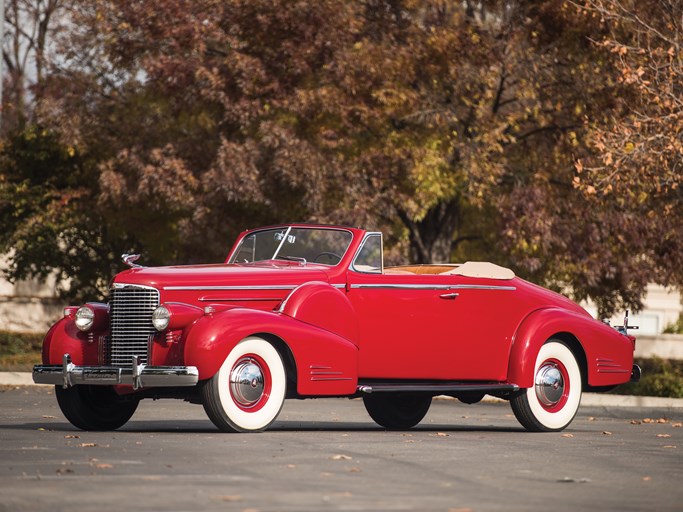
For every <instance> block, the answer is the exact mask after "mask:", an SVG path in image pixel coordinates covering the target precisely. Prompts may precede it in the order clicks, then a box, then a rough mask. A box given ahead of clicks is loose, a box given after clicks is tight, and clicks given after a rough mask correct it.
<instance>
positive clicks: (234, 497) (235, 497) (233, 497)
mask: <svg viewBox="0 0 683 512" xmlns="http://www.w3.org/2000/svg"><path fill="white" fill-rule="evenodd" d="M213 498H214V499H216V500H221V501H240V500H241V499H242V496H240V495H239V494H235V495H231V496H214V497H213Z"/></svg>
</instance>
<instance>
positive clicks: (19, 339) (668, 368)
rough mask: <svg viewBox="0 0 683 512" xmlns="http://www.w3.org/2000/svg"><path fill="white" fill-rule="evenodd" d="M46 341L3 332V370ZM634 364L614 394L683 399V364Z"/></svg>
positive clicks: (24, 366) (34, 356)
mask: <svg viewBox="0 0 683 512" xmlns="http://www.w3.org/2000/svg"><path fill="white" fill-rule="evenodd" d="M42 340H43V335H42V334H39V333H14V332H7V331H0V371H3V372H27V371H31V369H32V368H33V365H35V364H40V360H41V345H42ZM634 362H635V363H636V364H638V365H639V366H640V367H641V368H642V370H643V376H642V378H641V379H640V382H638V383H629V384H623V385H621V386H619V387H617V388H616V389H615V390H614V391H613V393H614V394H618V395H638V396H663V397H668V398H683V361H675V360H668V359H659V358H652V359H636V360H635V361H634Z"/></svg>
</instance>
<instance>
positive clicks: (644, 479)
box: [643, 476, 652, 482]
mask: <svg viewBox="0 0 683 512" xmlns="http://www.w3.org/2000/svg"><path fill="white" fill-rule="evenodd" d="M650 480H652V477H651V476H644V477H643V482H649V481H650Z"/></svg>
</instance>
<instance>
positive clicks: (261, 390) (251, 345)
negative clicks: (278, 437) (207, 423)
mask: <svg viewBox="0 0 683 512" xmlns="http://www.w3.org/2000/svg"><path fill="white" fill-rule="evenodd" d="M286 391H287V377H286V372H285V366H284V363H283V361H282V357H281V356H280V354H279V352H278V351H277V350H276V349H275V347H273V345H271V344H270V343H268V342H267V341H266V340H264V339H263V338H259V337H256V336H250V337H248V338H245V339H244V340H242V341H240V342H239V343H238V344H237V345H236V346H235V348H233V349H232V350H231V351H230V353H229V354H228V357H226V359H225V361H224V362H223V364H222V365H221V367H220V369H219V370H218V372H217V373H216V375H214V376H213V378H211V379H210V380H209V381H208V382H206V384H205V385H204V386H203V387H202V391H201V392H202V402H203V404H204V410H205V411H206V414H207V415H208V416H209V418H210V419H211V421H212V422H213V423H214V425H216V426H217V427H218V428H219V429H220V430H222V431H224V432H260V431H262V430H265V429H266V428H268V426H269V425H270V424H271V423H273V422H274V421H275V419H276V418H277V416H278V414H279V413H280V410H281V409H282V405H283V404H284V400H285V393H286Z"/></svg>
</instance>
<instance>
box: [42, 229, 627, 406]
mask: <svg viewBox="0 0 683 512" xmlns="http://www.w3.org/2000/svg"><path fill="white" fill-rule="evenodd" d="M298 227H301V228H303V227H307V226H302V225H299V226H298ZM308 227H313V226H308ZM315 228H316V229H330V228H329V227H323V226H317V227H315ZM340 229H344V230H346V231H348V232H350V233H351V234H352V235H353V239H352V241H351V243H350V245H349V247H348V248H347V250H346V252H345V253H344V254H343V255H341V254H340V256H342V258H341V261H340V262H339V263H338V264H337V265H334V266H332V265H322V264H317V263H311V262H307V263H306V264H303V263H302V262H297V261H293V260H292V261H290V260H268V261H264V262H260V263H238V264H228V263H223V264H219V265H193V266H175V267H162V268H135V269H130V270H126V271H124V272H121V273H120V274H118V275H117V276H116V277H115V279H114V281H113V282H114V283H119V284H137V285H144V286H149V287H154V288H156V289H157V290H159V293H160V304H165V305H166V306H167V307H169V309H170V310H171V311H172V313H173V316H172V320H171V324H170V326H169V331H170V332H171V334H170V335H167V333H166V332H162V333H159V334H157V335H156V336H155V338H154V342H153V349H152V354H151V363H152V364H153V365H158V366H163V365H186V366H196V367H197V368H198V369H199V375H200V380H205V379H209V378H211V377H212V376H213V375H214V374H215V373H216V372H217V371H218V369H219V368H220V366H221V364H222V363H223V361H224V360H225V358H226V357H227V355H228V353H229V352H230V350H231V349H232V348H233V347H234V346H235V345H236V344H237V343H238V342H239V341H241V340H243V339H244V338H246V337H248V336H251V335H257V336H262V337H264V338H265V339H267V340H269V341H271V342H272V343H274V344H275V346H276V348H278V349H279V350H280V351H281V353H282V355H283V359H284V360H286V361H289V360H290V359H291V361H290V362H288V364H287V369H288V371H290V372H294V375H293V376H294V377H295V378H296V392H297V394H298V395H299V396H306V397H309V396H326V395H340V396H343V395H352V394H354V393H355V392H356V387H357V383H358V380H359V379H380V380H381V379H386V380H395V379H420V380H423V379H426V380H449V381H453V380H458V381H468V382H471V381H481V382H491V383H513V384H517V385H519V386H520V387H531V386H532V385H533V370H534V362H535V360H536V356H537V354H538V351H539V349H540V346H541V345H542V344H543V343H545V342H546V341H548V340H549V339H551V338H553V337H557V336H559V337H561V339H563V340H566V339H571V340H573V341H572V343H571V344H570V345H571V346H572V348H573V349H574V350H575V351H576V352H577V353H578V354H579V355H578V359H579V360H582V359H585V362H586V368H585V370H586V371H587V381H588V384H589V385H591V386H607V385H613V384H619V383H623V382H627V381H628V380H629V378H630V371H631V366H632V364H633V346H634V343H633V341H632V337H627V336H624V335H622V334H620V333H618V332H617V331H616V330H614V329H612V328H610V327H608V326H606V325H604V324H603V323H601V322H598V321H596V320H594V319H592V318H591V317H590V316H589V315H588V314H587V313H586V312H585V311H584V310H583V309H582V308H580V307H579V306H578V305H576V304H575V303H573V302H571V301H570V300H569V299H567V298H565V297H562V296H560V295H558V294H555V293H553V292H550V291H548V290H545V289H543V288H541V287H538V286H536V285H533V284H531V283H528V282H526V281H524V280H522V279H519V278H513V279H492V278H474V277H465V276H459V275H443V274H424V273H423V274H419V275H418V274H405V273H403V274H400V273H399V274H391V273H385V274H373V273H361V272H357V271H355V270H353V268H352V265H351V264H352V260H353V258H354V257H355V255H356V253H357V251H358V249H359V247H360V245H361V242H362V239H363V236H364V235H365V231H363V230H360V229H353V228H340ZM250 233H253V231H247V232H244V233H242V234H241V235H240V237H239V238H238V240H237V242H236V244H235V246H233V249H232V250H231V251H230V254H229V255H228V258H227V259H226V262H227V261H229V260H230V258H231V256H232V254H234V253H236V250H237V247H238V245H239V243H240V240H241V239H242V238H243V237H245V236H247V235H249V234H250ZM427 270H428V269H427ZM456 293H457V297H455V296H451V297H448V295H449V294H456ZM442 296H446V297H442ZM95 308H96V311H97V313H98V329H101V330H102V332H99V331H98V332H97V333H96V336H95V339H96V340H97V339H98V337H99V336H100V335H106V334H108V333H107V331H106V327H102V325H100V324H101V322H100V320H101V318H100V317H101V316H102V315H103V314H104V313H105V310H104V309H103V308H106V306H103V305H98V306H96V307H95ZM105 323H106V322H105ZM43 350H44V352H43V360H44V363H46V364H61V360H62V355H63V354H64V353H65V352H68V353H69V354H71V356H72V359H73V361H74V363H75V364H79V365H81V364H83V365H98V364H100V363H99V361H98V342H97V341H96V342H95V343H88V342H87V335H86V334H84V333H80V332H78V331H77V330H76V328H75V326H74V324H73V318H71V317H66V318H64V319H62V320H60V321H59V322H58V323H57V324H56V325H55V326H54V327H53V328H52V329H51V330H50V331H49V332H48V334H47V336H46V338H45V344H44V349H43ZM289 354H291V357H290V356H289Z"/></svg>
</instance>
